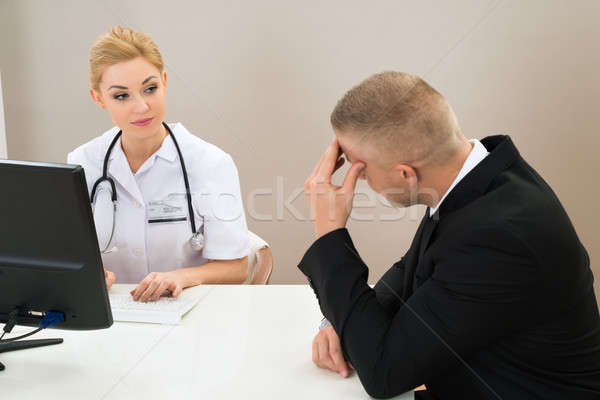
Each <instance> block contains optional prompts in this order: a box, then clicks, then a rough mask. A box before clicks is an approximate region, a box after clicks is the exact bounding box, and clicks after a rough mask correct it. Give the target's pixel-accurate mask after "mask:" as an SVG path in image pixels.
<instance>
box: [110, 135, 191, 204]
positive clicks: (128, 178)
mask: <svg viewBox="0 0 600 400" xmlns="http://www.w3.org/2000/svg"><path fill="white" fill-rule="evenodd" d="M169 127H170V128H171V130H172V131H173V135H175V137H176V139H178V136H179V135H178V132H177V131H178V129H177V128H178V127H179V124H172V125H169ZM118 132H119V129H118V128H113V129H111V131H109V134H107V135H106V144H105V146H102V147H103V148H104V152H103V154H102V155H101V159H102V160H103V161H104V157H105V156H106V151H107V150H108V146H109V145H110V143H111V142H112V140H113V139H114V137H115V135H116V134H117V133H118ZM178 143H179V141H178ZM156 157H160V158H162V159H164V160H166V161H168V162H175V160H176V158H177V149H176V148H175V143H173V140H172V139H171V138H170V137H166V138H165V139H164V140H163V142H162V145H161V146H160V148H159V149H158V151H157V152H156V153H154V154H153V155H152V156H151V158H156ZM108 160H109V163H108V174H109V175H112V177H113V178H114V179H115V182H116V183H117V184H119V185H120V186H121V187H122V188H123V189H125V191H126V192H127V193H129V194H130V195H131V196H132V197H133V198H134V199H135V200H137V201H138V202H139V203H142V204H143V203H144V198H143V196H142V193H141V192H140V189H139V187H138V185H137V182H136V180H135V175H134V174H133V172H131V168H130V167H129V163H128V162H127V157H126V156H125V153H124V152H123V148H122V147H121V138H119V139H118V140H117V142H116V143H115V146H114V147H113V149H112V152H111V153H110V156H109V157H108ZM154 161H155V160H151V164H152V165H153V164H154ZM144 169H146V168H144Z"/></svg>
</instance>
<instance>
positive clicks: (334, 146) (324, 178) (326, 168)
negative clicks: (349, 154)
mask: <svg viewBox="0 0 600 400" xmlns="http://www.w3.org/2000/svg"><path fill="white" fill-rule="evenodd" d="M339 156H340V145H339V144H338V141H337V138H336V137H334V138H333V140H332V141H331V144H330V145H329V147H328V148H327V151H325V154H323V157H324V158H323V160H322V162H321V165H320V166H319V168H318V170H317V173H316V176H315V179H317V181H318V182H326V183H331V175H332V174H333V171H334V168H335V164H336V162H337V159H338V158H339Z"/></svg>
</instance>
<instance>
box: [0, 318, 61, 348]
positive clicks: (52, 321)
mask: <svg viewBox="0 0 600 400" xmlns="http://www.w3.org/2000/svg"><path fill="white" fill-rule="evenodd" d="M10 315H11V317H10V318H11V319H10V320H9V321H8V322H7V323H6V325H4V333H3V334H2V336H0V343H8V342H14V341H15V340H19V339H24V338H26V337H29V336H31V335H33V334H36V333H38V332H39V331H41V330H42V329H46V328H49V327H52V326H54V325H56V324H58V323H59V322H62V321H64V320H65V314H63V313H61V312H54V311H49V312H47V313H46V315H45V316H44V318H43V319H42V320H41V321H40V327H39V328H37V329H34V330H33V331H31V332H29V333H26V334H24V335H21V336H17V337H14V338H10V339H4V340H3V339H2V338H3V337H4V335H5V334H7V333H9V332H10V331H11V330H12V328H13V327H14V326H15V322H16V316H17V312H15V311H13V312H11V314H10Z"/></svg>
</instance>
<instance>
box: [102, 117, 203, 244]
mask: <svg viewBox="0 0 600 400" xmlns="http://www.w3.org/2000/svg"><path fill="white" fill-rule="evenodd" d="M162 124H163V126H164V127H165V128H166V129H167V132H169V136H170V137H171V139H173V143H174V144H175V148H176V149H177V154H178V155H179V162H180V163H181V171H182V172H183V181H184V182H185V194H186V199H187V205H188V212H189V215H190V224H191V228H192V237H191V238H190V240H189V242H190V246H191V247H192V248H193V249H194V250H198V251H200V250H202V248H203V247H204V235H202V233H200V232H196V219H195V218H194V209H193V207H192V195H191V193H190V182H189V181H188V176H187V170H186V168H185V162H184V161H183V156H182V155H181V150H180V149H179V144H178V143H177V140H176V139H175V135H173V132H172V131H171V128H169V126H168V125H167V124H165V123H164V122H163V123H162ZM122 133H123V131H122V130H120V131H119V132H118V133H117V135H116V136H115V138H114V139H113V140H112V142H111V143H110V146H108V150H107V151H106V155H105V156H104V164H103V166H102V176H101V177H100V178H98V180H97V181H96V182H95V183H94V186H93V187H92V194H91V196H90V201H91V203H92V206H93V205H94V201H95V199H96V190H97V188H98V185H99V184H100V183H102V182H104V181H107V182H108V183H109V184H110V190H111V195H110V197H111V201H112V204H113V215H112V228H111V232H110V238H109V239H108V243H107V244H106V247H104V249H102V250H101V252H102V253H111V252H113V251H115V250H117V248H116V247H113V248H110V245H111V243H112V240H113V236H114V234H115V215H116V214H117V188H116V186H115V181H114V180H113V179H112V178H111V177H109V176H108V159H109V157H110V154H111V153H112V150H113V147H115V144H116V143H117V141H118V140H119V138H120V137H121V134H122Z"/></svg>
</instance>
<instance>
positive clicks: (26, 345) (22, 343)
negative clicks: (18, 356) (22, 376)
mask: <svg viewBox="0 0 600 400" xmlns="http://www.w3.org/2000/svg"><path fill="white" fill-rule="evenodd" d="M62 342H63V340H62V339H37V340H15V341H14V342H8V343H0V353H6V352H7V351H15V350H23V349H30V348H33V347H42V346H50V345H53V344H60V343H62ZM3 369H4V365H2V363H0V371H2V370H3Z"/></svg>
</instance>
